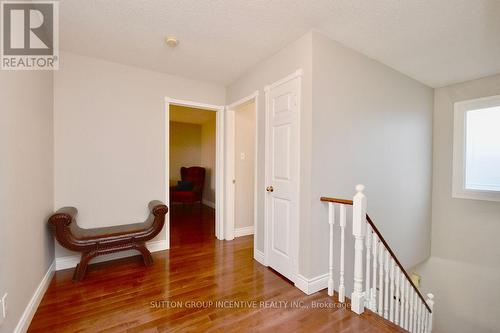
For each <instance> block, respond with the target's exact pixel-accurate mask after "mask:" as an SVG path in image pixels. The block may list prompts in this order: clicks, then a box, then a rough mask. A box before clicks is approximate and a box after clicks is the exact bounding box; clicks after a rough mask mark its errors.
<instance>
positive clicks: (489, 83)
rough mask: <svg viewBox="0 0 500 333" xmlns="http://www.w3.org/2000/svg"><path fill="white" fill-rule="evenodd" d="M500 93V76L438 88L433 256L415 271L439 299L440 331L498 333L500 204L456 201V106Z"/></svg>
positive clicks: (434, 158) (435, 126)
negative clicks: (454, 149) (454, 162)
mask: <svg viewBox="0 0 500 333" xmlns="http://www.w3.org/2000/svg"><path fill="white" fill-rule="evenodd" d="M493 95H500V75H496V76H491V77H487V78H483V79H479V80H474V81H469V82H465V83H460V84H456V85H452V86H448V87H443V88H439V89H436V90H435V99H434V139H433V147H434V154H433V188H432V258H431V259H430V260H429V261H427V262H426V263H425V264H423V265H420V266H419V267H417V268H415V269H414V271H416V272H417V273H420V274H421V275H422V288H423V289H424V290H425V291H426V292H433V293H434V294H435V295H436V320H435V322H436V332H457V333H460V332H464V333H465V332H477V333H479V332H498V329H499V327H500V317H499V316H498V314H499V313H500V298H499V295H500V286H499V284H498V282H499V281H500V259H499V254H500V242H499V241H498V236H499V235H500V203H499V202H492V201H480V200H469V199H456V198H452V197H451V191H452V160H453V104H454V103H455V102H458V101H463V100H469V99H475V98H480V97H487V96H493Z"/></svg>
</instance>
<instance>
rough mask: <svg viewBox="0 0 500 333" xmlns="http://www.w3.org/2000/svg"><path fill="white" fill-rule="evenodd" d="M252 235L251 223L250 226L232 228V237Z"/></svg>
mask: <svg viewBox="0 0 500 333" xmlns="http://www.w3.org/2000/svg"><path fill="white" fill-rule="evenodd" d="M248 235H253V225H252V226H250V227H243V228H236V229H234V237H241V236H248Z"/></svg>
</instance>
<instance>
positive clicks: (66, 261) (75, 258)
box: [56, 239, 168, 271]
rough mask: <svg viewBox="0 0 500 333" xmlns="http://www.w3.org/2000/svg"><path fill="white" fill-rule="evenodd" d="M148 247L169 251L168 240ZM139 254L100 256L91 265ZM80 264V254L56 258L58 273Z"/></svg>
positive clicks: (127, 252)
mask: <svg viewBox="0 0 500 333" xmlns="http://www.w3.org/2000/svg"><path fill="white" fill-rule="evenodd" d="M146 246H147V248H148V250H149V251H151V252H158V251H163V250H167V249H168V247H167V240H165V239H164V240H159V241H152V242H147V243H146ZM137 254H138V252H137V251H133V250H130V251H123V252H118V253H113V254H108V255H103V256H98V257H96V258H94V259H93V260H92V261H91V263H97V262H103V261H109V260H115V259H120V258H125V257H130V256H136V255H137ZM79 262H80V255H79V254H76V255H72V256H66V257H59V258H56V271H60V270H61V269H68V268H75V267H76V265H77V264H78V263H79Z"/></svg>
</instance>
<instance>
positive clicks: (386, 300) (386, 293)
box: [384, 249, 389, 319]
mask: <svg viewBox="0 0 500 333" xmlns="http://www.w3.org/2000/svg"><path fill="white" fill-rule="evenodd" d="M384 318H385V319H389V251H387V249H386V250H385V251H384Z"/></svg>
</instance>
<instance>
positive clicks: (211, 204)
mask: <svg viewBox="0 0 500 333" xmlns="http://www.w3.org/2000/svg"><path fill="white" fill-rule="evenodd" d="M201 203H202V204H204V205H205V206H208V207H212V208H213V209H215V202H212V201H208V200H205V199H203V200H201Z"/></svg>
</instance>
